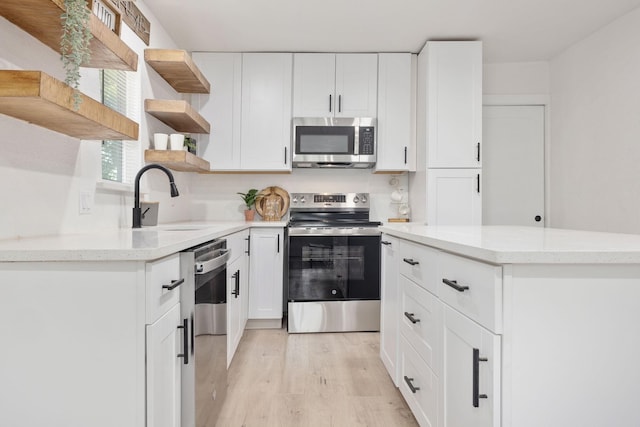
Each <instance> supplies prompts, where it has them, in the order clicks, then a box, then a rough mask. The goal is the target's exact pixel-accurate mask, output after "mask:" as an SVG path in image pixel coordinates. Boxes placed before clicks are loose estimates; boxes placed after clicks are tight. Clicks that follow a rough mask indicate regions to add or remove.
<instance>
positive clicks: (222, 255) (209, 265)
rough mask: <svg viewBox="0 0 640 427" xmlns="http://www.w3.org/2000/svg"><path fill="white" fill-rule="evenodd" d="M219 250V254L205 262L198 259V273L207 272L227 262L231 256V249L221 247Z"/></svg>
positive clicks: (196, 269)
mask: <svg viewBox="0 0 640 427" xmlns="http://www.w3.org/2000/svg"><path fill="white" fill-rule="evenodd" d="M217 252H218V253H219V255H218V256H217V257H215V258H211V259H208V260H206V261H203V262H199V261H198V260H196V266H195V273H196V275H198V274H207V273H209V272H211V271H213V270H215V269H216V268H218V267H222V266H223V265H225V264H226V263H227V260H228V259H229V256H230V253H229V249H219V250H218V251H217Z"/></svg>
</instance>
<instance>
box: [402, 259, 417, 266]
mask: <svg viewBox="0 0 640 427" xmlns="http://www.w3.org/2000/svg"><path fill="white" fill-rule="evenodd" d="M402 260H403V261H404V262H406V263H407V264H409V265H418V264H420V263H419V262H418V261H414V260H413V259H411V258H402Z"/></svg>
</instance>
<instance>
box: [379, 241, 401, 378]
mask: <svg viewBox="0 0 640 427" xmlns="http://www.w3.org/2000/svg"><path fill="white" fill-rule="evenodd" d="M380 243H381V244H382V247H381V251H382V254H381V255H382V256H381V258H382V265H381V267H380V269H381V271H380V278H381V284H380V358H381V359H382V363H384V366H385V367H386V368H387V372H389V375H390V376H391V379H392V380H393V383H394V384H395V385H396V386H398V351H399V349H398V346H399V344H400V343H399V339H398V337H399V317H398V316H399V312H398V308H399V289H398V288H399V286H398V259H399V258H398V239H396V238H395V237H391V236H388V235H386V234H383V235H382V240H381V242H380Z"/></svg>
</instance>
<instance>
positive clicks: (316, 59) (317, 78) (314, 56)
mask: <svg viewBox="0 0 640 427" xmlns="http://www.w3.org/2000/svg"><path fill="white" fill-rule="evenodd" d="M335 81H336V55H335V54H333V53H296V54H294V55H293V116H294V117H333V112H334V104H335V86H336V83H335ZM336 105H337V104H336Z"/></svg>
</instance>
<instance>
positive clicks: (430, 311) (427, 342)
mask: <svg viewBox="0 0 640 427" xmlns="http://www.w3.org/2000/svg"><path fill="white" fill-rule="evenodd" d="M400 292H401V294H400V310H399V313H398V316H400V317H399V319H400V331H401V333H402V335H403V336H404V337H405V339H406V340H407V341H409V342H410V343H411V344H412V345H413V346H414V347H415V349H416V350H417V352H418V354H420V355H421V356H422V358H423V359H424V361H425V362H426V363H427V365H429V367H430V368H431V369H432V370H433V372H434V373H436V374H439V373H440V366H441V364H440V356H439V355H440V351H439V349H440V348H442V345H441V339H440V335H441V327H442V303H441V302H440V301H439V300H438V298H436V297H435V296H434V295H432V294H430V293H429V292H427V291H425V290H424V289H422V288H420V287H419V286H418V285H416V284H415V283H413V282H412V281H411V280H409V279H407V278H406V277H404V276H401V277H400Z"/></svg>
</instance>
